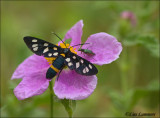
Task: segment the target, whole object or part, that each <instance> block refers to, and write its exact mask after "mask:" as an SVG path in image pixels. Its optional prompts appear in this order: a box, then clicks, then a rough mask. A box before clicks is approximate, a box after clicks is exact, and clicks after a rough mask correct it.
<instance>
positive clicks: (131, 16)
mask: <svg viewBox="0 0 160 118" xmlns="http://www.w3.org/2000/svg"><path fill="white" fill-rule="evenodd" d="M121 18H123V19H127V20H129V21H130V23H131V24H132V26H135V25H136V22H137V21H136V16H135V14H134V13H133V12H131V11H124V12H122V13H121Z"/></svg>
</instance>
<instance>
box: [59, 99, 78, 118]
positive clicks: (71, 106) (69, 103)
mask: <svg viewBox="0 0 160 118" xmlns="http://www.w3.org/2000/svg"><path fill="white" fill-rule="evenodd" d="M61 103H62V104H63V106H64V107H65V110H66V111H67V113H68V116H69V118H72V116H73V112H74V110H75V108H76V101H75V100H68V99H63V100H61Z"/></svg>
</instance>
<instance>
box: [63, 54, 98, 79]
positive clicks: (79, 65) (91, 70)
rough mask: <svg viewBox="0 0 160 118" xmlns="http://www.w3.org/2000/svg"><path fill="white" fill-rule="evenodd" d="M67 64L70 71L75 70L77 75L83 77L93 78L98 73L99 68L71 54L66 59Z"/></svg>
mask: <svg viewBox="0 0 160 118" xmlns="http://www.w3.org/2000/svg"><path fill="white" fill-rule="evenodd" d="M65 64H66V65H67V66H68V68H69V69H71V70H73V69H74V70H75V71H76V72H77V73H79V74H81V75H86V76H91V75H95V74H97V73H98V70H97V68H96V67H95V66H94V65H93V64H92V63H91V62H89V61H87V60H86V59H84V58H82V57H80V56H78V55H76V54H74V53H72V52H70V53H69V54H68V55H66V57H65Z"/></svg>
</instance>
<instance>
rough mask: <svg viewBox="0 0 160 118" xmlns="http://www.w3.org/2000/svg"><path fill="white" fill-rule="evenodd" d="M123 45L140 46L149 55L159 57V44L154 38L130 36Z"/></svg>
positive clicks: (137, 35)
mask: <svg viewBox="0 0 160 118" xmlns="http://www.w3.org/2000/svg"><path fill="white" fill-rule="evenodd" d="M123 43H124V45H126V46H134V45H142V46H144V47H145V48H146V49H148V50H149V51H150V53H151V55H153V56H155V57H159V42H158V40H157V39H156V38H155V37H154V36H150V35H144V36H143V35H139V34H131V35H129V36H128V37H127V38H126V39H125V40H124V41H123Z"/></svg>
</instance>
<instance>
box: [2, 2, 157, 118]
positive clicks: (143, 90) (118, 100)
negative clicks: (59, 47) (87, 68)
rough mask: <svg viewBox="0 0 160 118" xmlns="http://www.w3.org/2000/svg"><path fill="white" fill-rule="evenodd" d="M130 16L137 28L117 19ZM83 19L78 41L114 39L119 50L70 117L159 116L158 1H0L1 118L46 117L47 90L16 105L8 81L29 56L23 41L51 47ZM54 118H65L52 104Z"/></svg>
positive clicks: (60, 108)
mask: <svg viewBox="0 0 160 118" xmlns="http://www.w3.org/2000/svg"><path fill="white" fill-rule="evenodd" d="M124 11H130V12H132V13H133V14H134V15H135V19H134V20H136V23H135V24H134V25H133V24H131V21H130V19H126V18H124V17H122V16H121V14H122V12H124ZM81 19H83V21H84V28H83V36H82V40H83V42H85V41H86V40H87V37H88V36H89V35H91V34H94V33H98V32H106V33H109V34H111V35H113V36H115V37H116V38H117V39H118V40H119V41H120V42H121V43H122V45H123V51H122V53H121V55H120V58H119V59H118V60H116V61H114V62H112V63H111V64H108V65H103V66H97V68H98V70H99V73H98V74H97V77H98V85H97V88H96V89H95V91H94V93H93V94H92V95H91V96H90V97H89V98H87V99H85V100H81V101H77V106H76V109H75V111H74V114H73V116H74V117H118V116H119V117H120V116H121V117H123V116H125V113H126V112H136V113H139V112H142V113H156V116H158V114H159V20H160V19H159V2H158V1H114V2H111V1H92V2H89V1H85V2H82V1H67V2H65V1H46V2H44V1H21V2H20V1H1V105H0V106H1V108H0V110H1V116H2V117H24V116H27V117H49V112H50V96H49V90H47V91H46V92H45V93H44V94H42V95H39V96H34V97H32V98H29V99H26V100H23V101H19V100H17V98H16V97H15V96H14V94H13V89H14V88H15V87H16V86H17V85H18V83H19V82H20V81H21V80H20V79H19V80H10V78H11V76H12V74H13V72H14V70H15V69H16V67H17V66H18V65H19V64H20V63H21V62H22V61H23V60H24V59H26V58H27V57H28V56H30V55H32V52H31V51H30V50H29V49H28V48H27V47H26V45H25V43H24V42H23V40H22V39H23V37H24V36H36V37H39V38H41V39H44V40H48V41H50V42H52V43H57V42H58V41H59V40H58V39H57V38H55V36H54V35H52V34H51V31H55V32H56V33H57V34H58V35H60V37H62V38H63V37H64V35H65V33H66V32H67V30H69V29H70V28H71V27H72V26H73V25H74V24H75V23H76V22H78V21H79V20H81ZM54 116H55V117H67V116H68V115H67V112H66V111H65V109H64V106H63V105H62V104H61V103H60V102H59V101H58V100H55V104H54Z"/></svg>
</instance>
